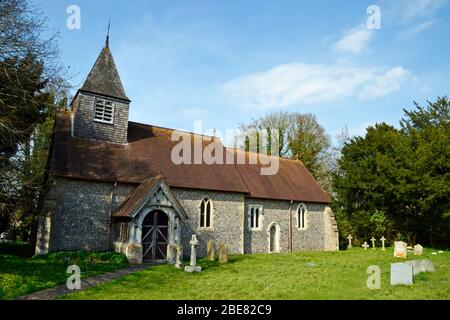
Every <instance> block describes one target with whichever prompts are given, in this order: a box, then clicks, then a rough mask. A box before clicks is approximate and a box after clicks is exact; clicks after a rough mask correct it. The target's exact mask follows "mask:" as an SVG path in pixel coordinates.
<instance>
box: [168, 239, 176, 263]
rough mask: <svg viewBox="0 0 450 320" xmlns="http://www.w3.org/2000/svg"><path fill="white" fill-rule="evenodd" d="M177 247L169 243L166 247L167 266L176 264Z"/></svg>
mask: <svg viewBox="0 0 450 320" xmlns="http://www.w3.org/2000/svg"><path fill="white" fill-rule="evenodd" d="M177 247H178V246H177V245H176V244H175V243H169V244H168V245H167V262H168V263H169V264H175V262H176V252H177Z"/></svg>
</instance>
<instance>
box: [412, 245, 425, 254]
mask: <svg viewBox="0 0 450 320" xmlns="http://www.w3.org/2000/svg"><path fill="white" fill-rule="evenodd" d="M422 251H423V247H422V246H421V245H420V244H416V245H415V246H414V255H415V256H421V255H422Z"/></svg>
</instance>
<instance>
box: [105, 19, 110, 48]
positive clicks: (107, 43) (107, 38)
mask: <svg viewBox="0 0 450 320" xmlns="http://www.w3.org/2000/svg"><path fill="white" fill-rule="evenodd" d="M110 29H111V19H109V22H108V33H107V34H106V43H105V47H106V48H109V30H110Z"/></svg>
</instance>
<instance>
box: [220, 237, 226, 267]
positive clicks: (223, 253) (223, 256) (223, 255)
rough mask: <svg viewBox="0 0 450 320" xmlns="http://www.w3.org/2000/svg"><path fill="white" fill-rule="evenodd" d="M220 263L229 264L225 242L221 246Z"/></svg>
mask: <svg viewBox="0 0 450 320" xmlns="http://www.w3.org/2000/svg"><path fill="white" fill-rule="evenodd" d="M219 262H220V263H227V262H228V248H227V247H226V246H225V244H224V243H223V242H221V243H220V245H219Z"/></svg>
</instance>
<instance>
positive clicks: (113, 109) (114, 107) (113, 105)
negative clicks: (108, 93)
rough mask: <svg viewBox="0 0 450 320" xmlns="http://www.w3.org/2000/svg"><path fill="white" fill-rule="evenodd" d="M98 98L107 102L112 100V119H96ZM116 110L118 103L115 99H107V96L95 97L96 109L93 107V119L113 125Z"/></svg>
mask: <svg viewBox="0 0 450 320" xmlns="http://www.w3.org/2000/svg"><path fill="white" fill-rule="evenodd" d="M98 99H99V100H103V101H105V102H111V104H112V114H111V121H105V120H100V119H95V111H96V109H97V100H98ZM115 110H116V103H115V102H114V101H113V100H110V99H106V98H103V97H97V96H95V97H94V109H93V114H92V119H93V121H95V122H99V123H104V124H111V125H114V113H115Z"/></svg>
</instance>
